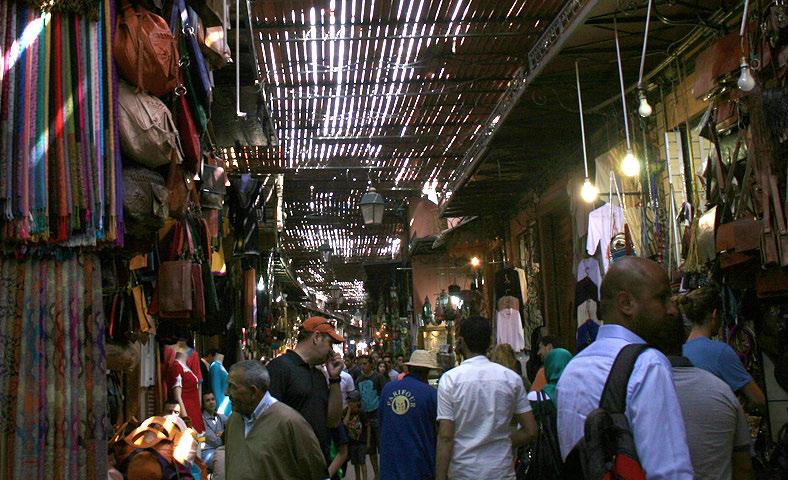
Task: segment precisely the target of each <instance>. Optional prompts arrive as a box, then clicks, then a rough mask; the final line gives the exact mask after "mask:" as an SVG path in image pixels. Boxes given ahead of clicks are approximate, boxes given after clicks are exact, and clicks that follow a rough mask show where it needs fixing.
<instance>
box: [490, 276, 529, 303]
mask: <svg viewBox="0 0 788 480" xmlns="http://www.w3.org/2000/svg"><path fill="white" fill-rule="evenodd" d="M507 295H510V296H512V297H516V298H517V299H518V300H519V301H520V305H523V304H524V302H523V293H522V288H521V285H520V274H519V273H517V270H515V269H514V268H511V267H506V268H503V269H502V270H500V271H499V272H498V273H496V274H495V300H496V301H498V299H500V298H501V297H505V296H507Z"/></svg>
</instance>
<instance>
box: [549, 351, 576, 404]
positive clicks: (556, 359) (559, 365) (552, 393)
mask: <svg viewBox="0 0 788 480" xmlns="http://www.w3.org/2000/svg"><path fill="white" fill-rule="evenodd" d="M570 360H572V354H571V353H569V351H568V350H565V349H563V348H554V349H552V350H551V351H550V353H548V354H547V357H546V358H545V359H544V376H545V378H546V379H547V385H545V386H544V388H543V389H542V391H543V392H545V393H546V394H547V395H548V396H549V397H550V401H551V402H553V405H555V401H556V390H555V387H556V385H557V384H558V379H559V378H561V374H562V373H564V368H566V365H567V364H568V363H569V361H570Z"/></svg>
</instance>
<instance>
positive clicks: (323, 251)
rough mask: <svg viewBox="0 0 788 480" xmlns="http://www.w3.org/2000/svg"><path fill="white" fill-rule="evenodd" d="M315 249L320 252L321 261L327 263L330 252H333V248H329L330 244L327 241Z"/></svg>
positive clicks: (329, 258)
mask: <svg viewBox="0 0 788 480" xmlns="http://www.w3.org/2000/svg"><path fill="white" fill-rule="evenodd" d="M317 251H318V252H320V259H321V260H323V263H328V261H329V260H331V254H332V253H333V250H331V245H329V244H328V243H323V245H320V247H319V248H318V249H317Z"/></svg>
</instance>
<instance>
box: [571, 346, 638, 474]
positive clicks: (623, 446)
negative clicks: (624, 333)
mask: <svg viewBox="0 0 788 480" xmlns="http://www.w3.org/2000/svg"><path fill="white" fill-rule="evenodd" d="M648 348H649V347H648V345H645V344H633V345H627V346H626V347H624V348H623V349H622V350H621V351H620V352H619V354H618V356H616V360H615V361H614V362H613V368H612V369H611V370H610V374H609V375H608V377H607V382H605V389H604V390H603V391H602V398H601V400H600V401H599V408H597V409H595V410H592V411H591V413H589V414H588V416H587V417H586V421H585V427H584V431H585V436H584V438H583V439H581V440H580V442H579V443H578V444H577V445H576V446H575V448H573V449H572V452H571V453H570V454H569V456H568V457H567V459H566V473H567V475H565V478H585V479H587V480H590V479H593V480H613V479H617V480H646V473H645V472H644V471H643V467H642V466H641V465H640V461H639V460H638V455H637V450H636V449H635V439H634V437H633V436H632V431H631V430H630V428H629V421H627V417H626V415H625V412H626V406H627V405H626V403H627V384H628V383H629V377H630V375H632V369H633V368H634V366H635V362H636V361H637V359H638V356H640V354H641V353H643V352H644V351H645V350H646V349H648Z"/></svg>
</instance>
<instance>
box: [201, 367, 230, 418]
mask: <svg viewBox="0 0 788 480" xmlns="http://www.w3.org/2000/svg"><path fill="white" fill-rule="evenodd" d="M210 374H211V384H210V391H212V392H213V396H214V398H216V411H217V412H219V413H221V414H222V415H228V416H229V415H230V414H231V413H233V408H232V404H231V403H230V397H228V396H226V395H225V394H226V393H227V377H228V374H227V369H226V368H224V365H222V364H221V362H217V361H214V362H213V363H211V368H210ZM205 391H207V390H205Z"/></svg>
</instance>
